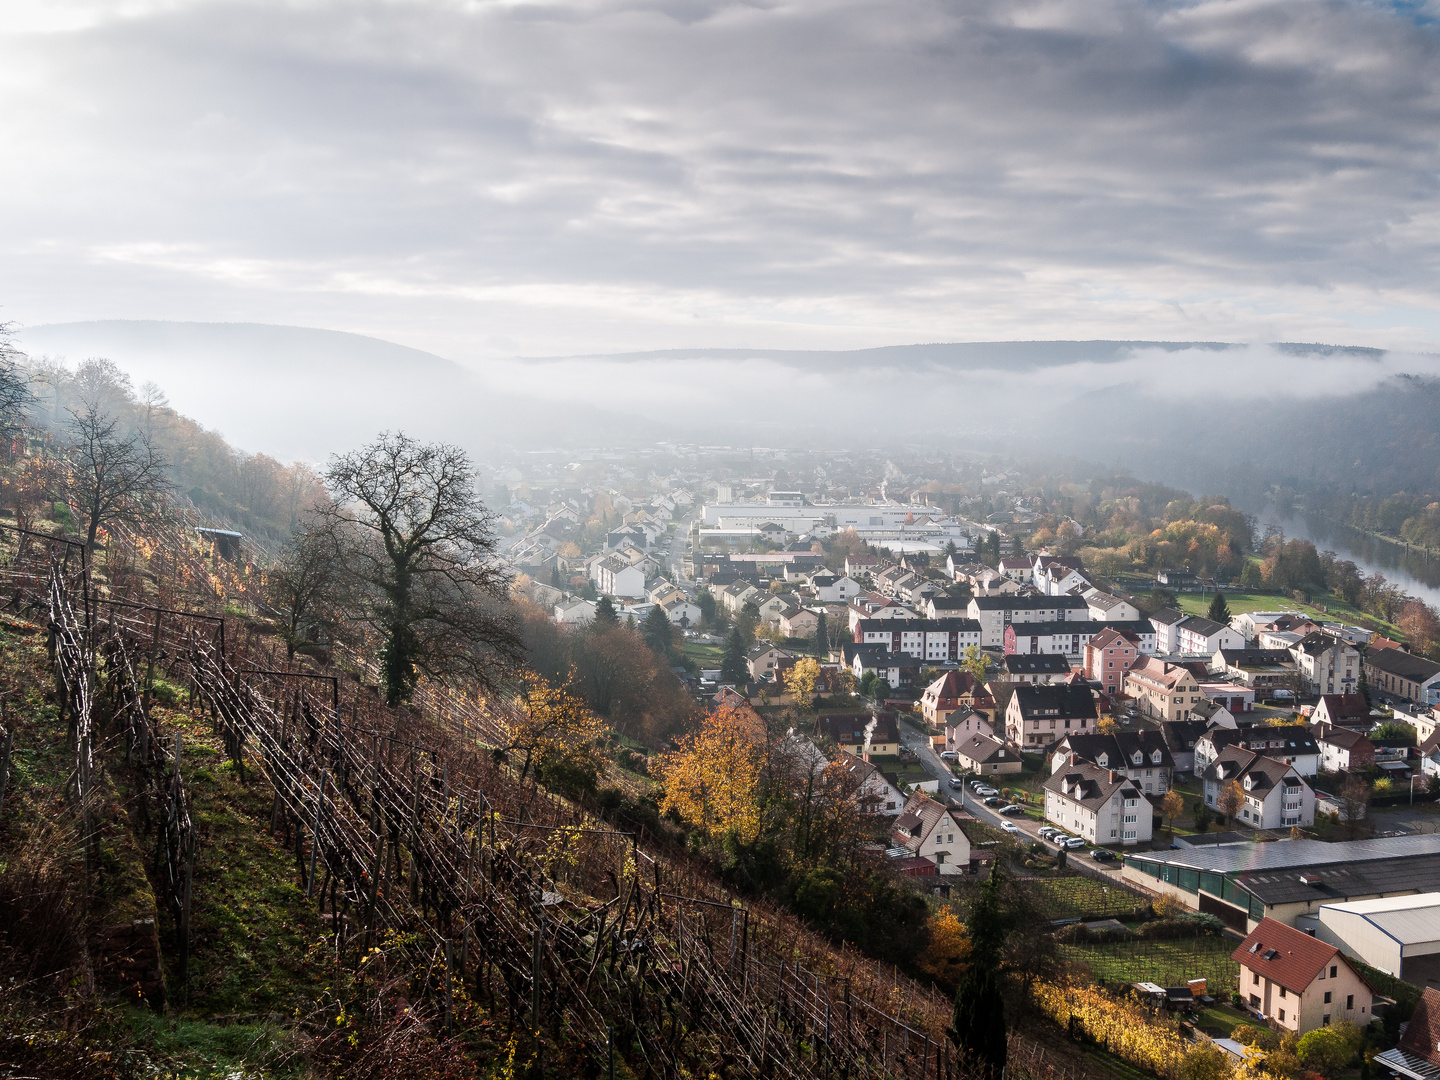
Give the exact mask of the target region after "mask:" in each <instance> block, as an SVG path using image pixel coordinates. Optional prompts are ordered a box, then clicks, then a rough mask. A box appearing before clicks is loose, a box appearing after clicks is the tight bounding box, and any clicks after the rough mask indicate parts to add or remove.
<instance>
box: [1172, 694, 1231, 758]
mask: <svg viewBox="0 0 1440 1080" xmlns="http://www.w3.org/2000/svg"><path fill="white" fill-rule="evenodd" d="M1200 704H1201V705H1214V703H1213V702H1208V701H1202V702H1201V703H1200ZM1214 708H1215V711H1216V712H1218V711H1219V710H1220V706H1218V705H1214ZM1199 711H1200V709H1199V706H1196V707H1195V708H1193V709H1191V710H1190V715H1192V716H1193V715H1195V713H1197V712H1199ZM1209 730H1210V721H1209V720H1162V721H1161V722H1160V733H1161V734H1162V735H1163V736H1164V737H1165V745H1166V747H1168V748H1169V750H1170V753H1171V754H1172V755H1173V754H1177V753H1182V754H1183V753H1185V752H1186V751H1189V750H1194V749H1195V744H1196V743H1197V742H1199V741H1200V736H1202V735H1204V734H1205V732H1207V731H1209Z"/></svg>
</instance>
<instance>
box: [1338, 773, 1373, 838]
mask: <svg viewBox="0 0 1440 1080" xmlns="http://www.w3.org/2000/svg"><path fill="white" fill-rule="evenodd" d="M1369 806H1370V785H1369V784H1367V783H1366V782H1365V779H1364V778H1363V777H1361V776H1358V775H1357V774H1355V773H1351V774H1350V775H1349V776H1347V777H1346V778H1345V784H1344V786H1343V787H1341V788H1340V819H1341V820H1342V821H1343V822H1344V823H1345V832H1346V834H1347V835H1348V836H1349V837H1350V839H1351V840H1354V839H1355V836H1356V834H1357V833H1359V831H1360V822H1361V821H1363V820H1364V819H1365V812H1366V810H1367V809H1369Z"/></svg>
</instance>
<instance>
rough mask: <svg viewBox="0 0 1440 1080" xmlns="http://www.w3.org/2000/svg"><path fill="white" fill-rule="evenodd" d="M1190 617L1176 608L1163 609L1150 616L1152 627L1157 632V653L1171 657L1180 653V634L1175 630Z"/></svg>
mask: <svg viewBox="0 0 1440 1080" xmlns="http://www.w3.org/2000/svg"><path fill="white" fill-rule="evenodd" d="M1189 617H1190V616H1188V615H1186V614H1185V613H1184V612H1183V611H1176V610H1175V609H1174V608H1161V609H1160V610H1159V611H1157V612H1155V613H1154V614H1153V615H1151V616H1150V625H1151V626H1152V627H1153V628H1154V630H1155V651H1156V652H1158V653H1160V654H1161V655H1162V656H1171V655H1173V654H1175V653H1178V652H1179V651H1180V634H1179V631H1177V630H1176V629H1175V628H1176V627H1177V626H1179V625H1180V624H1181V623H1182V622H1184V621H1185V620H1186V619H1188V618H1189Z"/></svg>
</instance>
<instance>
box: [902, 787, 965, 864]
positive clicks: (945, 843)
mask: <svg viewBox="0 0 1440 1080" xmlns="http://www.w3.org/2000/svg"><path fill="white" fill-rule="evenodd" d="M968 816H969V815H968V814H966V813H965V812H964V811H963V810H961V809H960V808H959V807H950V806H946V805H945V804H944V803H941V802H937V801H936V800H934V799H932V798H930V796H929V795H926V794H925V793H924V792H922V791H917V792H915V793H914V794H913V795H911V796H910V800H909V801H908V802H907V803H906V804H905V808H904V809H903V810H902V811H901V812H900V816H899V817H898V818H896V819H895V824H893V825H892V826H890V843H891V844H892V845H893V847H892V848H891V851H892V852H893V853H894V855H895V857H897V858H902V859H913V858H922V859H929V860H930V861H931V862H932V863H934V864H935V867H936V869H937V871H938V872H939V873H941V874H960V873H963V872H964V871H966V870H968V869H969V868H970V838H969V837H967V836H966V835H965V831H964V830H963V829H961V828H960V821H961V820H962V819H963V818H966V817H968Z"/></svg>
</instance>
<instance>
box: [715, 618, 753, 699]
mask: <svg viewBox="0 0 1440 1080" xmlns="http://www.w3.org/2000/svg"><path fill="white" fill-rule="evenodd" d="M749 675H750V669H749V667H748V666H747V665H746V663H745V639H744V638H742V637H741V636H740V631H739V630H738V629H734V630H731V631H730V640H729V641H727V642H726V643H725V659H724V660H722V661H721V662H720V678H721V679H723V680H724V681H725V682H727V683H734V684H735V685H737V686H743V685H744V684H745V683H746V682H748V681H749Z"/></svg>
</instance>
